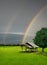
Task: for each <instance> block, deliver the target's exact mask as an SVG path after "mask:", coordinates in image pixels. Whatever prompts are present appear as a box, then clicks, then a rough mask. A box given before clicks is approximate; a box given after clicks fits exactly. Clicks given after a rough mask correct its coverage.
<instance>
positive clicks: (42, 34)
mask: <svg viewBox="0 0 47 65" xmlns="http://www.w3.org/2000/svg"><path fill="white" fill-rule="evenodd" d="M33 41H34V43H35V44H36V45H38V46H39V47H42V52H44V48H46V47H47V28H42V29H41V30H39V31H38V32H37V33H36V36H35V38H34V39H33Z"/></svg>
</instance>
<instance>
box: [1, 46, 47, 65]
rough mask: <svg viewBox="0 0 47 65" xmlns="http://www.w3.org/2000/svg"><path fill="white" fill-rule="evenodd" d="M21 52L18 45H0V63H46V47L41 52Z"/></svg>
mask: <svg viewBox="0 0 47 65" xmlns="http://www.w3.org/2000/svg"><path fill="white" fill-rule="evenodd" d="M38 51H39V52H25V51H24V52H22V51H21V47H20V46H1V47H0V65H47V48H46V49H45V52H44V53H42V52H41V49H38Z"/></svg>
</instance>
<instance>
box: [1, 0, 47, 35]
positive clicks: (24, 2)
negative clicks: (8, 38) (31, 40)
mask: <svg viewBox="0 0 47 65" xmlns="http://www.w3.org/2000/svg"><path fill="white" fill-rule="evenodd" d="M46 4H47V0H0V33H20V34H22V33H24V32H25V30H26V28H27V26H28V25H29V23H30V21H31V20H32V18H33V17H34V16H35V15H36V14H37V12H39V11H40V10H41V9H42V8H43V7H44V6H45V5H46ZM38 26H39V27H38ZM43 26H44V27H45V26H46V27H47V6H46V8H45V10H44V11H43V12H42V13H41V14H40V16H39V17H38V18H37V19H36V22H34V23H33V24H32V26H31V30H30V32H29V33H30V34H32V35H34V33H35V32H36V31H37V30H38V29H40V28H41V27H43Z"/></svg>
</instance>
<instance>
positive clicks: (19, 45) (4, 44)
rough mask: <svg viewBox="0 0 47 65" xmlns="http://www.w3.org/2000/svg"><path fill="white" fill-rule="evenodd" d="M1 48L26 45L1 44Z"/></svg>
mask: <svg viewBox="0 0 47 65" xmlns="http://www.w3.org/2000/svg"><path fill="white" fill-rule="evenodd" d="M0 46H25V44H0Z"/></svg>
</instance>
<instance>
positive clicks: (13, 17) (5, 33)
mask: <svg viewBox="0 0 47 65" xmlns="http://www.w3.org/2000/svg"><path fill="white" fill-rule="evenodd" d="M14 20H15V16H12V17H11V18H10V20H9V23H8V25H7V28H6V31H5V32H4V37H3V42H5V39H6V37H7V34H8V32H9V31H10V29H11V26H12V25H13V22H14Z"/></svg>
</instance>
